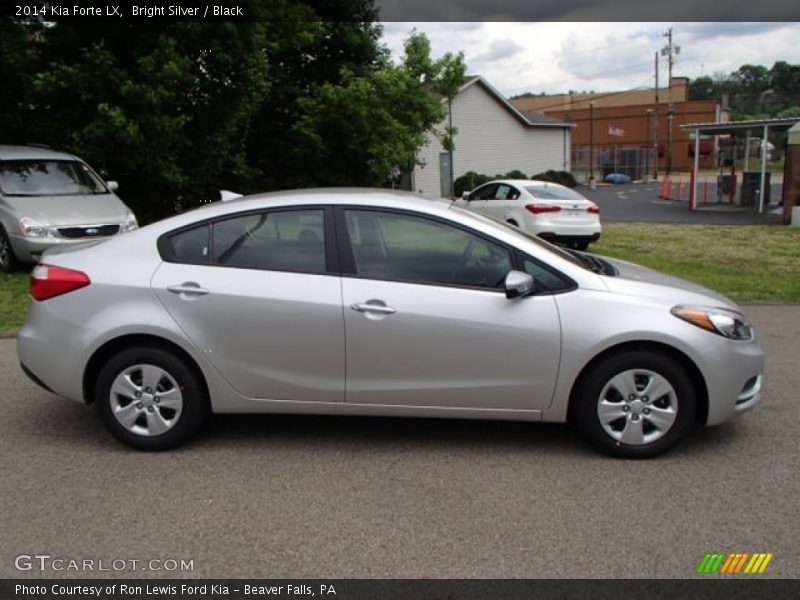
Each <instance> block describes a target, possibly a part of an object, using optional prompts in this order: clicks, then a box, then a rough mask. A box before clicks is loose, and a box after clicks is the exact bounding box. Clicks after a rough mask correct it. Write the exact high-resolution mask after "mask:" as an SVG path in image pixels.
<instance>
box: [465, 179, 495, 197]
mask: <svg viewBox="0 0 800 600" xmlns="http://www.w3.org/2000/svg"><path fill="white" fill-rule="evenodd" d="M496 190H497V184H496V183H489V184H487V185H485V186H483V187H482V188H478V189H477V190H475V191H474V192H472V194H471V195H470V197H469V199H470V200H489V199H491V198H494V194H495V191H496Z"/></svg>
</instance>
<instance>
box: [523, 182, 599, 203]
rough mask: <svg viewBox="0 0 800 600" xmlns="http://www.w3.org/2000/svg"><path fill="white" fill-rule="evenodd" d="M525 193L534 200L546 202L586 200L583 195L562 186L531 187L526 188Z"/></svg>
mask: <svg viewBox="0 0 800 600" xmlns="http://www.w3.org/2000/svg"><path fill="white" fill-rule="evenodd" d="M525 191H526V192H528V193H529V194H530V195H531V196H533V197H534V198H543V199H546V200H586V198H584V197H583V196H582V195H581V194H579V193H578V192H576V191H575V190H571V189H570V188H568V187H563V186H560V185H547V184H545V185H536V186H534V185H531V186H525Z"/></svg>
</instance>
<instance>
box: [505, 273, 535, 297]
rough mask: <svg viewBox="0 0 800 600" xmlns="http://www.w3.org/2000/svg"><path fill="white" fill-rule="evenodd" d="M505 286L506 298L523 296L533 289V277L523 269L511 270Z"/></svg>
mask: <svg viewBox="0 0 800 600" xmlns="http://www.w3.org/2000/svg"><path fill="white" fill-rule="evenodd" d="M505 287H506V298H522V297H523V296H527V295H528V294H530V293H531V291H533V277H531V276H530V275H528V274H527V273H523V272H522V271H509V273H508V275H506V281H505Z"/></svg>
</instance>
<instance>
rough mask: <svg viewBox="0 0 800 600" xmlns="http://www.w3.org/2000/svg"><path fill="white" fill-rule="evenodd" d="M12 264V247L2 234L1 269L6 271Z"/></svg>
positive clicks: (0, 237) (0, 244)
mask: <svg viewBox="0 0 800 600" xmlns="http://www.w3.org/2000/svg"><path fill="white" fill-rule="evenodd" d="M10 263H11V245H10V244H9V242H8V240H7V239H6V238H5V237H4V236H3V235H2V234H1V233H0V268H2V269H5V268H6V267H8V265H9V264H10Z"/></svg>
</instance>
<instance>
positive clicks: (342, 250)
mask: <svg viewBox="0 0 800 600" xmlns="http://www.w3.org/2000/svg"><path fill="white" fill-rule="evenodd" d="M348 210H357V211H363V212H377V213H389V214H395V215H403V216H408V217H413V218H417V219H427V220H429V221H432V222H434V223H437V224H440V225H447V226H450V227H453V228H455V229H459V230H460V231H463V232H465V233H467V234H469V235H472V236H474V237H476V238H478V239H481V240H483V241H485V242H488V243H490V244H494V245H495V246H498V247H500V248H502V249H503V250H505V251H506V252H508V253H509V258H510V260H511V265H512V267H513V268H514V269H517V268H518V257H517V254H518V253H519V250H517V249H516V248H515V247H514V246H511V245H509V244H507V243H505V242H503V241H501V240H498V239H496V238H493V237H491V236H490V235H487V234H485V233H482V232H480V231H476V230H474V229H472V228H470V227H468V226H466V225H462V224H461V223H456V222H453V221H448V220H447V219H442V218H441V217H437V216H436V215H429V214H427V213H421V212H416V211H413V210H406V209H402V208H390V207H386V208H384V207H376V206H365V205H358V204H341V205H337V206H336V207H335V211H334V217H335V220H336V233H337V236H336V237H337V247H338V249H339V257H340V266H341V274H342V277H349V278H352V279H365V280H373V281H394V282H397V283H408V284H411V285H431V286H436V287H446V288H459V289H467V290H475V291H481V292H490V293H493V294H503V293H505V291H504V290H503V289H502V288H501V287H496V288H489V287H483V286H475V285H465V284H459V283H436V282H428V281H408V280H405V279H389V278H386V279H384V278H376V277H366V276H363V275H359V274H358V273H357V272H356V264H355V256H354V254H353V246H352V244H351V243H350V233H349V231H348V230H347V222H346V217H345V212H346V211H348Z"/></svg>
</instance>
